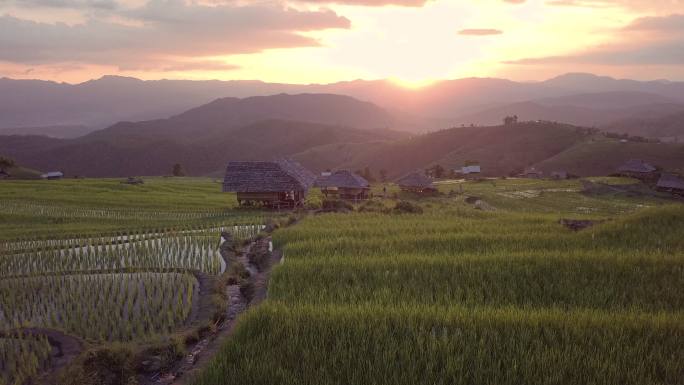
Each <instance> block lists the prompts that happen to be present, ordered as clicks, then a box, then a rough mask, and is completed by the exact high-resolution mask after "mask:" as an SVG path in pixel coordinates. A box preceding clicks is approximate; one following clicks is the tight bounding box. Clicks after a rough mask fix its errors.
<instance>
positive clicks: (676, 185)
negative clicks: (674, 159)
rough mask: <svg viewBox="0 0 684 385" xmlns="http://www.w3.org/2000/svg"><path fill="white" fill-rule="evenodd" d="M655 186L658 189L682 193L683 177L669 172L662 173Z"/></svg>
mask: <svg viewBox="0 0 684 385" xmlns="http://www.w3.org/2000/svg"><path fill="white" fill-rule="evenodd" d="M656 187H657V188H658V189H660V190H665V191H671V192H677V193H684V178H682V177H680V176H679V175H675V174H671V173H663V174H662V175H661V176H660V179H658V183H657V184H656Z"/></svg>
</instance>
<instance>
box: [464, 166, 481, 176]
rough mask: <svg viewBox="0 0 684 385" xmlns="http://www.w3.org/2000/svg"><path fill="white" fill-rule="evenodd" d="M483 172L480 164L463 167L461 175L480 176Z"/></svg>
mask: <svg viewBox="0 0 684 385" xmlns="http://www.w3.org/2000/svg"><path fill="white" fill-rule="evenodd" d="M481 172H482V170H481V169H480V165H479V164H471V165H468V166H463V167H462V168H461V174H463V175H469V174H479V173H481Z"/></svg>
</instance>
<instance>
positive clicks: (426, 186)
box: [396, 171, 437, 194]
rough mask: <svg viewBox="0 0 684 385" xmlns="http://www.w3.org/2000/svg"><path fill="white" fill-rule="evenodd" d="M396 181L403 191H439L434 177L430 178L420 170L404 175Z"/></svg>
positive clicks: (422, 192)
mask: <svg viewBox="0 0 684 385" xmlns="http://www.w3.org/2000/svg"><path fill="white" fill-rule="evenodd" d="M396 183H397V185H399V188H400V189H401V190H402V191H408V192H413V193H419V194H424V193H434V192H436V191H437V188H436V187H435V185H434V184H433V183H432V179H430V178H428V177H427V176H425V175H424V174H423V173H421V172H420V171H416V172H413V173H411V174H408V175H406V176H403V177H401V178H399V179H397V181H396Z"/></svg>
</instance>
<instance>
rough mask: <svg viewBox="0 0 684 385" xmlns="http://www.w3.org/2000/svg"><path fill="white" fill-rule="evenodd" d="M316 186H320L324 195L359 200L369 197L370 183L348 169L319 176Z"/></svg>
mask: <svg viewBox="0 0 684 385" xmlns="http://www.w3.org/2000/svg"><path fill="white" fill-rule="evenodd" d="M314 186H316V187H320V188H321V192H322V193H323V195H324V196H325V197H326V198H328V197H330V198H338V199H345V200H351V201H354V202H358V201H360V200H365V199H368V195H369V194H368V193H369V191H370V184H369V183H368V181H367V180H366V179H364V178H363V177H362V176H360V175H357V174H355V173H353V172H351V171H348V170H339V171H335V172H334V173H330V174H329V175H323V176H321V177H319V178H318V179H317V180H316V182H315V183H314Z"/></svg>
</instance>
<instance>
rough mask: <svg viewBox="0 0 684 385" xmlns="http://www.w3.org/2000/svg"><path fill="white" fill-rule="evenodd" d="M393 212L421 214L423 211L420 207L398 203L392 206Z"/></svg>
mask: <svg viewBox="0 0 684 385" xmlns="http://www.w3.org/2000/svg"><path fill="white" fill-rule="evenodd" d="M393 211H394V212H395V213H406V214H421V213H422V212H423V209H422V208H421V207H420V206H418V205H416V204H413V203H411V202H409V201H399V202H397V204H396V205H395V206H394V209H393Z"/></svg>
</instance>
